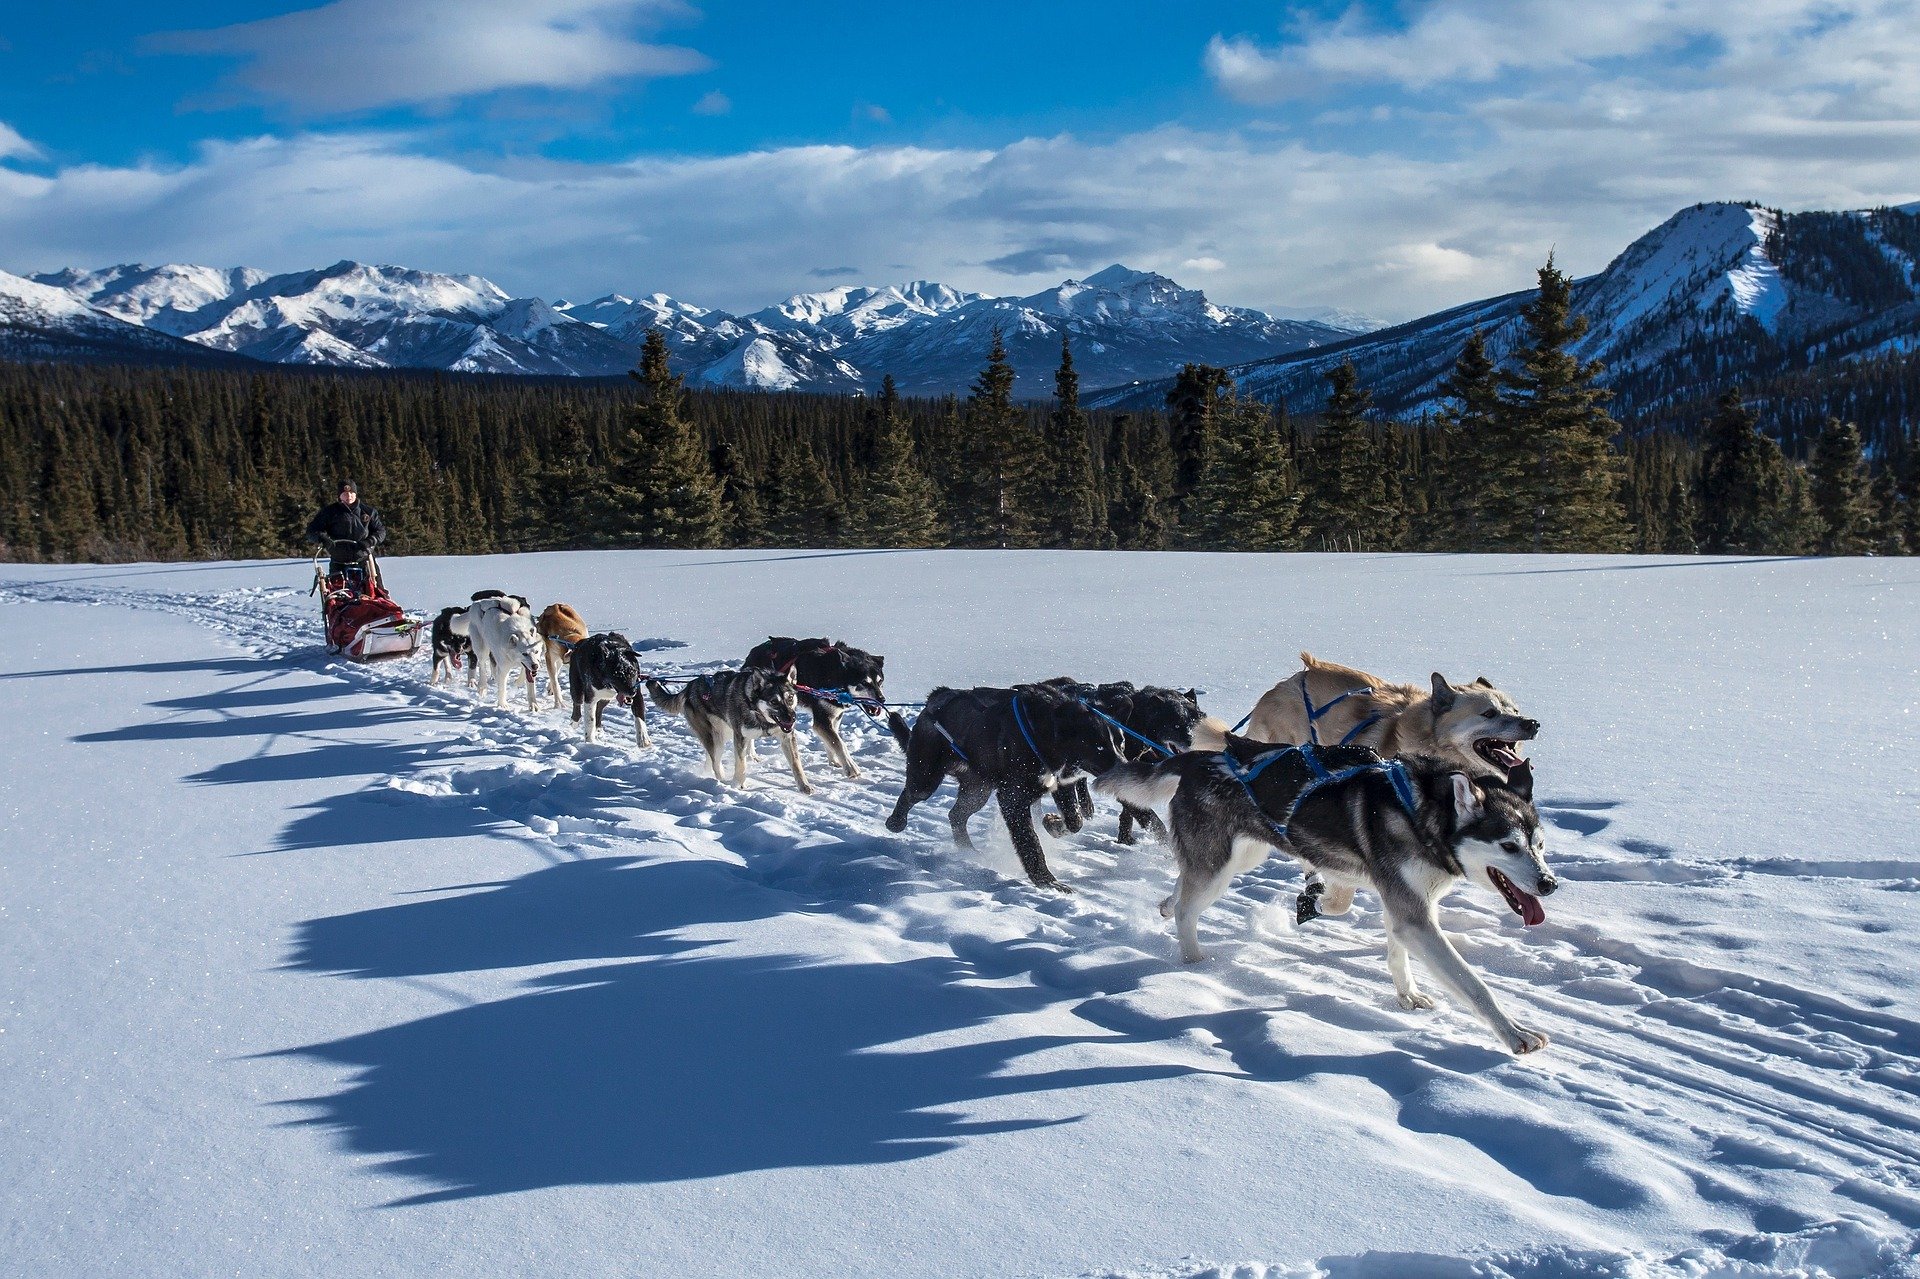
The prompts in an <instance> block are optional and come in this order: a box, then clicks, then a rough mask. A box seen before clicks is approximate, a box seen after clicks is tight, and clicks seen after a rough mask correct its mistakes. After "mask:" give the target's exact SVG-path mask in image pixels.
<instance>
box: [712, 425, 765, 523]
mask: <svg viewBox="0 0 1920 1279" xmlns="http://www.w3.org/2000/svg"><path fill="white" fill-rule="evenodd" d="M713 474H714V478H715V479H717V480H719V481H720V504H721V509H722V510H723V512H724V522H725V527H726V544H727V545H728V546H760V545H763V544H764V543H765V542H766V539H767V520H766V511H765V509H764V508H763V507H762V506H761V503H760V482H759V480H758V478H757V477H756V476H755V475H754V473H753V469H752V467H750V466H749V465H748V464H747V461H746V459H745V458H744V457H742V456H741V453H740V449H739V448H738V447H737V446H735V445H734V444H733V443H732V442H731V441H729V440H722V441H721V442H720V443H719V444H717V445H715V446H714V449H713Z"/></svg>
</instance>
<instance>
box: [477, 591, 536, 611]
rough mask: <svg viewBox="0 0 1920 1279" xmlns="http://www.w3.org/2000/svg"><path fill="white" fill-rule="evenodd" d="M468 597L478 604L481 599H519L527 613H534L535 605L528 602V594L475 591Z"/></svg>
mask: <svg viewBox="0 0 1920 1279" xmlns="http://www.w3.org/2000/svg"><path fill="white" fill-rule="evenodd" d="M467 598H468V599H470V600H472V601H473V602H474V603H475V604H478V603H479V602H480V601H481V600H519V601H520V607H521V608H524V609H525V610H527V613H528V615H529V616H531V615H532V613H533V605H531V604H529V603H527V597H526V596H524V595H514V594H510V593H509V592H507V591H475V592H474V593H473V594H472V595H469V596H468V597H467ZM462 611H464V610H462Z"/></svg>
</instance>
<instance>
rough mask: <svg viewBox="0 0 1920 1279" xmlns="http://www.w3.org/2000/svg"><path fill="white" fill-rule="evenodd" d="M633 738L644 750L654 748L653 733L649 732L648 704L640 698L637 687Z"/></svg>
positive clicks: (634, 703)
mask: <svg viewBox="0 0 1920 1279" xmlns="http://www.w3.org/2000/svg"><path fill="white" fill-rule="evenodd" d="M633 740H634V744H635V745H637V746H638V747H639V748H640V749H641V750H643V751H646V750H652V749H653V734H651V733H649V732H647V704H646V703H645V702H643V701H641V700H640V693H639V690H637V689H636V690H635V691H634V694H633Z"/></svg>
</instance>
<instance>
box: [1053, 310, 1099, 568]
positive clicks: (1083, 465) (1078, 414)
mask: <svg viewBox="0 0 1920 1279" xmlns="http://www.w3.org/2000/svg"><path fill="white" fill-rule="evenodd" d="M1046 478H1047V483H1046V487H1045V488H1044V489H1043V490H1042V493H1041V501H1040V507H1041V511H1040V514H1041V525H1042V528H1043V529H1044V531H1045V533H1046V538H1047V545H1049V546H1057V547H1080V548H1087V547H1098V546H1101V545H1104V544H1105V542H1106V539H1107V512H1106V504H1105V502H1103V501H1102V500H1101V495H1100V488H1099V485H1098V483H1097V481H1096V479H1095V476H1094V473H1093V446H1092V444H1091V442H1090V441H1089V440H1088V438H1087V415H1086V413H1085V412H1084V411H1082V409H1081V408H1080V374H1079V373H1077V372H1076V371H1075V370H1074V367H1073V346H1072V344H1071V343H1070V342H1069V341H1068V339H1067V336H1066V334H1065V333H1064V332H1063V333H1062V334H1061V336H1060V368H1059V371H1058V372H1056V373H1055V374H1054V377H1053V411H1052V412H1051V413H1050V414H1049V415H1048V417H1047V466H1046Z"/></svg>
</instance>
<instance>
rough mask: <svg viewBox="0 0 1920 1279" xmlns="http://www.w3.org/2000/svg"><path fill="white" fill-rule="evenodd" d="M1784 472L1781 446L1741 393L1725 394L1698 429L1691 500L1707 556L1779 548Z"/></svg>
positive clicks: (1785, 469) (1784, 494)
mask: <svg viewBox="0 0 1920 1279" xmlns="http://www.w3.org/2000/svg"><path fill="white" fill-rule="evenodd" d="M1786 471H1787V460H1786V458H1785V457H1784V456H1783V455H1782V454H1781V452H1780V446H1779V445H1778V444H1775V443H1774V442H1773V441H1772V440H1771V439H1769V438H1768V437H1767V436H1765V435H1762V434H1761V433H1760V431H1759V430H1758V427H1757V424H1756V422H1755V419H1754V416H1753V413H1752V412H1751V411H1750V410H1749V409H1748V408H1747V407H1746V406H1745V404H1744V403H1742V401H1741V398H1740V393H1739V392H1738V391H1728V392H1726V393H1725V394H1723V395H1722V396H1721V397H1720V400H1719V403H1718V404H1716V405H1715V407H1714V411H1713V416H1712V417H1711V418H1709V419H1707V424H1706V427H1705V428H1704V430H1703V432H1702V440H1701V449H1700V478H1699V482H1698V485H1697V487H1696V495H1697V496H1696V501H1695V511H1696V526H1695V527H1696V530H1697V537H1696V540H1697V543H1698V546H1699V549H1700V550H1701V551H1703V552H1705V553H1706V554H1709V555H1748V554H1755V553H1760V552H1765V551H1770V550H1774V549H1777V545H1778V541H1779V539H1780V537H1781V536H1782V521H1783V519H1784V518H1785V511H1784V509H1783V504H1784V502H1785V499H1786V497H1787V482H1786Z"/></svg>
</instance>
